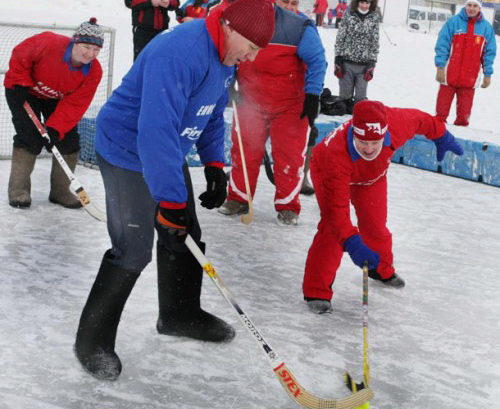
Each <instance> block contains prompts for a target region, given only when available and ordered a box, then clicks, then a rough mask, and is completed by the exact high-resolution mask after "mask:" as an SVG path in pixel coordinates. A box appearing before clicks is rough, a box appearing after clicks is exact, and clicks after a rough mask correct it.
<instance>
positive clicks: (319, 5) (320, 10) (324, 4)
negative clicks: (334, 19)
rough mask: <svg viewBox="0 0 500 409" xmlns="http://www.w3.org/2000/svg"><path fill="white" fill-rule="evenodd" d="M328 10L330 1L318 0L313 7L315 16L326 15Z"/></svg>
mask: <svg viewBox="0 0 500 409" xmlns="http://www.w3.org/2000/svg"><path fill="white" fill-rule="evenodd" d="M327 9H328V1H327V0H316V2H315V3H314V7H313V13H314V14H325V13H326V10H327Z"/></svg>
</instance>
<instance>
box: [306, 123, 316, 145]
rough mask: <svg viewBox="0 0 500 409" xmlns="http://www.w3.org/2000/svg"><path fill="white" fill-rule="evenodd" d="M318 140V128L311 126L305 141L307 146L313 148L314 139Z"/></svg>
mask: <svg viewBox="0 0 500 409" xmlns="http://www.w3.org/2000/svg"><path fill="white" fill-rule="evenodd" d="M317 138H318V128H316V125H313V126H311V132H309V140H308V141H307V146H314V145H315V144H316V139H317Z"/></svg>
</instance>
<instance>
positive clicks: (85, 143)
mask: <svg viewBox="0 0 500 409" xmlns="http://www.w3.org/2000/svg"><path fill="white" fill-rule="evenodd" d="M76 28H77V27H76V26H75V27H69V26H58V25H39V24H17V23H10V22H0V38H1V39H2V41H1V42H0V81H2V85H3V83H4V79H5V73H6V72H7V70H8V69H9V61H10V56H11V54H12V49H13V48H14V47H15V46H16V45H17V44H19V43H20V42H21V41H23V40H25V39H26V38H28V37H31V36H34V35H35V34H39V33H42V32H44V31H52V32H54V33H57V34H62V35H66V36H68V37H71V36H72V35H73V32H74V31H75V30H76ZM102 28H103V30H104V46H103V48H102V50H101V52H100V53H99V57H98V60H99V62H100V63H101V66H102V70H103V74H102V79H101V83H100V84H99V87H98V88H97V91H96V93H95V96H94V99H93V100H92V103H91V104H90V106H89V108H88V109H87V112H86V113H85V114H84V116H83V118H82V120H81V121H80V123H79V124H78V132H79V133H80V146H81V150H80V160H81V161H82V162H83V163H86V164H95V163H96V156H95V150H94V135H95V118H96V116H97V113H98V112H99V109H100V108H101V106H102V105H104V103H105V102H106V100H107V99H108V97H109V95H110V93H111V87H112V81H113V50H114V38H115V30H114V29H113V28H111V27H104V26H103V27H102ZM14 134H15V130H14V127H13V125H12V121H11V113H10V110H9V107H8V105H7V101H6V100H5V93H4V92H2V93H1V95H0V159H8V158H10V157H11V155H12V137H13V136H14Z"/></svg>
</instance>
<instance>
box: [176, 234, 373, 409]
mask: <svg viewBox="0 0 500 409" xmlns="http://www.w3.org/2000/svg"><path fill="white" fill-rule="evenodd" d="M186 245H187V247H188V248H189V250H190V251H191V253H193V255H194V257H195V258H196V260H198V263H200V264H201V265H202V267H203V270H205V273H207V274H208V276H209V277H210V278H211V280H212V281H213V282H214V284H215V285H216V287H217V289H218V290H219V291H220V293H221V294H222V296H223V297H224V298H225V299H226V301H227V302H228V303H229V304H230V305H231V307H232V308H233V309H234V311H235V312H236V314H238V317H239V318H240V320H241V322H242V323H243V325H244V326H245V328H246V329H247V330H248V331H249V332H250V334H252V336H253V338H254V339H255V341H256V342H257V343H258V344H259V346H261V347H262V350H263V351H264V353H265V354H266V356H267V359H268V361H269V363H270V364H271V367H272V368H273V371H274V375H275V376H276V378H278V380H279V382H280V383H281V386H282V387H283V389H285V391H286V392H287V393H288V395H289V396H290V397H291V398H292V399H293V400H294V401H295V402H296V403H297V404H298V405H300V406H303V407H305V408H310V409H327V408H329V409H354V408H356V407H357V406H360V405H362V404H364V403H365V402H368V401H369V400H370V399H372V398H373V392H372V391H371V389H369V388H365V389H363V390H360V391H358V392H355V393H353V394H351V395H350V396H348V397H345V398H342V399H323V398H318V397H317V396H315V395H313V394H311V393H309V392H308V391H306V390H305V389H304V388H303V387H302V385H300V384H299V382H298V381H297V379H295V376H294V375H293V374H292V372H291V371H290V369H288V367H287V366H286V364H285V362H283V360H282V359H281V358H280V357H279V356H278V354H277V353H276V352H275V351H274V350H273V349H272V348H271V346H270V345H269V344H268V343H267V342H266V340H265V339H264V337H263V336H262V335H261V334H260V333H259V331H258V330H257V328H256V327H255V325H253V323H252V321H250V318H248V317H247V315H246V314H245V313H244V312H243V310H242V309H241V307H240V306H239V305H238V304H237V303H236V301H235V300H234V298H233V295H232V294H231V293H230V292H229V290H228V289H227V287H226V286H225V285H224V283H223V282H222V280H221V278H220V277H219V275H218V274H217V272H216V271H215V269H214V268H213V266H212V264H210V262H209V261H208V259H207V258H206V257H205V255H204V254H203V253H202V251H201V250H200V248H199V247H198V245H197V244H196V243H195V241H194V240H193V239H192V237H191V236H190V235H189V234H188V235H187V237H186Z"/></svg>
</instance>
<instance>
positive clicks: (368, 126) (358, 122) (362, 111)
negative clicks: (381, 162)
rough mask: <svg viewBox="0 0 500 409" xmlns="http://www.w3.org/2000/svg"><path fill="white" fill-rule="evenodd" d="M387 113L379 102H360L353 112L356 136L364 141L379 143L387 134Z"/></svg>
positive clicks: (353, 125)
mask: <svg viewBox="0 0 500 409" xmlns="http://www.w3.org/2000/svg"><path fill="white" fill-rule="evenodd" d="M387 124H388V119H387V112H386V110H385V106H384V104H382V102H378V101H367V100H364V101H359V102H358V103H357V104H356V105H354V110H353V112H352V127H353V131H354V136H355V137H356V138H358V139H361V140H362V141H378V140H379V139H382V138H383V137H384V136H385V133H386V132H387Z"/></svg>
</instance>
